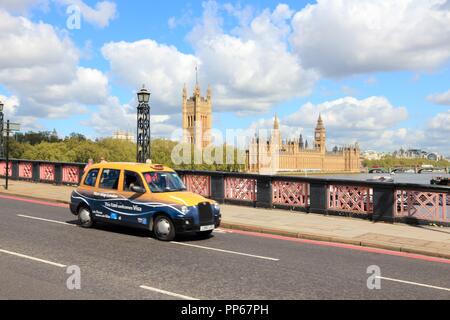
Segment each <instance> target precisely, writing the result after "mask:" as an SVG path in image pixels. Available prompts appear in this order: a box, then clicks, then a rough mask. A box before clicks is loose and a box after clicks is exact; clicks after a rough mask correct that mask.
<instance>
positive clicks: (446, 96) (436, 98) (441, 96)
mask: <svg viewBox="0 0 450 320" xmlns="http://www.w3.org/2000/svg"><path fill="white" fill-rule="evenodd" d="M427 99H428V100H429V101H431V102H433V103H436V104H442V105H447V106H450V90H449V91H447V92H444V93H436V94H432V95H430V96H428V97H427Z"/></svg>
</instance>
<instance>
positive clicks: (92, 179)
mask: <svg viewBox="0 0 450 320" xmlns="http://www.w3.org/2000/svg"><path fill="white" fill-rule="evenodd" d="M98 171H99V170H98V169H92V170H91V171H89V173H88V175H87V176H86V179H85V180H84V185H85V186H88V187H95V183H96V182H97V177H98Z"/></svg>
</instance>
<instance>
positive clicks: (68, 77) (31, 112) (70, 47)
mask: <svg viewBox="0 0 450 320" xmlns="http://www.w3.org/2000/svg"><path fill="white" fill-rule="evenodd" d="M0 45H1V47H2V48H8V50H1V51H0V84H2V85H3V86H4V87H5V88H6V89H7V91H8V92H9V93H11V94H12V95H14V96H17V97H18V98H19V99H20V106H19V107H18V108H17V112H16V116H26V117H35V118H68V117H71V116H73V115H74V114H77V113H80V112H84V111H85V110H86V105H88V104H99V103H103V102H104V100H105V99H106V97H107V91H108V88H107V87H108V79H107V78H106V77H105V76H104V75H103V74H102V73H101V72H100V71H98V70H94V69H88V68H81V67H79V66H78V62H79V61H78V60H79V51H78V49H77V48H76V47H75V45H74V44H73V43H72V41H71V40H70V39H69V38H67V37H65V36H64V35H61V34H58V33H57V31H56V30H55V29H54V28H53V27H52V26H51V25H48V24H45V23H42V22H41V23H33V22H31V21H30V20H28V19H26V18H23V17H14V16H11V15H9V14H8V13H6V12H4V11H0Z"/></svg>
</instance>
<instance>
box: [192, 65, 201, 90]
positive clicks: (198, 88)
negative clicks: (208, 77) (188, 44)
mask: <svg viewBox="0 0 450 320" xmlns="http://www.w3.org/2000/svg"><path fill="white" fill-rule="evenodd" d="M200 94H201V92H200V84H199V83H198V66H197V65H196V66H195V89H194V96H195V97H197V96H198V97H200Z"/></svg>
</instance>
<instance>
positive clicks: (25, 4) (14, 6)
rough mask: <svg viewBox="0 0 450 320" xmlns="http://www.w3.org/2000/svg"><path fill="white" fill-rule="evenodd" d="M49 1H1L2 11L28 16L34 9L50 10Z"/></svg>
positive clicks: (0, 7)
mask: <svg viewBox="0 0 450 320" xmlns="http://www.w3.org/2000/svg"><path fill="white" fill-rule="evenodd" d="M48 2H49V1H48V0H1V2H0V9H5V10H7V11H9V12H12V13H20V14H27V13H28V11H29V10H30V9H32V8H36V7H39V8H43V9H44V10H47V9H48Z"/></svg>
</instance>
